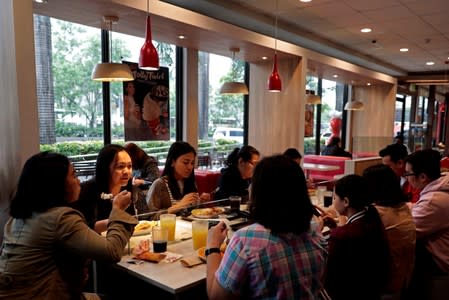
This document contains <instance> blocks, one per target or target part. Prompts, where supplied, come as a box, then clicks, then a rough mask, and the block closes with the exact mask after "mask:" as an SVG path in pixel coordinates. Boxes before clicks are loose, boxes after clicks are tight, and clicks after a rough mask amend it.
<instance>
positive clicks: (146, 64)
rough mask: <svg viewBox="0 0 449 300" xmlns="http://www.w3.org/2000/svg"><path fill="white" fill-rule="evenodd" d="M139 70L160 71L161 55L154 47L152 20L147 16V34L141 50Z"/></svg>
mask: <svg viewBox="0 0 449 300" xmlns="http://www.w3.org/2000/svg"><path fill="white" fill-rule="evenodd" d="M139 68H141V69H144V70H150V71H155V70H158V69H159V55H158V54H157V50H156V48H155V47H154V45H153V40H152V38H151V20H150V15H148V16H147V31H146V34H145V42H144V44H143V46H142V48H141V49H140V56H139Z"/></svg>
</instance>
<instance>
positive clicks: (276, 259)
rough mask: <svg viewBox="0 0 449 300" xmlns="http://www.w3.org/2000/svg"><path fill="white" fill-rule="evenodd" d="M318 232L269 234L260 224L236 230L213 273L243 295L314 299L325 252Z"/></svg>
mask: <svg viewBox="0 0 449 300" xmlns="http://www.w3.org/2000/svg"><path fill="white" fill-rule="evenodd" d="M325 245H326V244H325V241H324V239H323V237H322V235H321V233H317V232H316V231H315V230H312V229H311V230H310V231H309V232H306V233H303V234H301V235H295V234H292V233H288V234H280V235H276V234H272V233H271V231H270V230H268V229H266V228H265V227H263V226H262V225H260V224H257V223H256V224H252V225H250V226H248V227H245V228H242V229H240V230H238V231H237V232H235V234H234V235H233V237H232V239H231V241H230V244H229V246H228V247H227V249H226V252H225V255H224V257H223V260H222V262H221V264H220V267H219V268H218V270H217V272H216V273H215V277H216V279H217V281H218V282H219V284H220V285H221V286H222V287H223V288H225V289H227V290H229V291H232V292H233V293H235V294H239V295H240V296H241V297H242V298H245V299H247V298H252V299H317V298H318V293H319V291H320V290H321V288H322V284H321V278H322V275H323V272H324V268H325V263H326V257H327V252H326V250H325Z"/></svg>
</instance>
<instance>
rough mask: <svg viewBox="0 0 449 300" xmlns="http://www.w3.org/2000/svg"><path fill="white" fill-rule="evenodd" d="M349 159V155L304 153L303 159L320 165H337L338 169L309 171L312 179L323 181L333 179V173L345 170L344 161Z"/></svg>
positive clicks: (340, 172)
mask: <svg viewBox="0 0 449 300" xmlns="http://www.w3.org/2000/svg"><path fill="white" fill-rule="evenodd" d="M347 160H350V158H349V157H341V156H326V155H315V154H306V155H304V158H303V161H304V162H305V163H311V164H320V165H330V166H338V167H339V169H338V170H332V171H313V170H311V171H310V172H309V174H310V176H311V177H312V179H313V181H325V180H333V179H334V176H335V175H340V174H343V173H344V172H345V161H347Z"/></svg>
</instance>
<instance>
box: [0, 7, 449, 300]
mask: <svg viewBox="0 0 449 300" xmlns="http://www.w3.org/2000/svg"><path fill="white" fill-rule="evenodd" d="M448 13H449V6H448V5H447V3H446V1H445V0H429V1H419V0H408V1H400V0H394V1H368V0H342V1H332V0H313V1H311V2H305V1H304V2H303V1H299V0H278V1H275V0H257V1H255V0H252V1H244V0H232V1H231V0H216V1H205V0H195V1H179V0H166V1H158V0H149V1H147V0H43V1H33V0H25V1H17V0H6V1H3V2H2V9H1V10H0V20H1V22H0V23H1V24H2V25H1V26H0V38H1V41H2V46H1V47H0V62H1V66H2V68H1V69H2V71H1V75H0V91H1V94H2V97H1V99H0V103H1V106H2V109H0V134H1V136H3V138H4V141H3V142H2V143H1V145H0V159H1V160H2V164H1V165H0V185H1V187H2V188H1V189H0V208H2V213H0V223H1V224H3V223H4V222H5V221H6V218H7V214H6V213H4V212H5V209H6V208H7V206H8V198H9V196H10V195H11V194H12V193H13V190H14V187H15V184H16V180H17V176H18V174H19V172H20V169H21V166H22V165H23V163H24V162H25V160H26V159H27V158H28V157H29V156H30V155H32V154H34V153H36V152H38V151H39V146H40V140H39V119H38V96H37V93H36V90H37V86H38V84H39V80H40V78H39V77H37V76H36V61H35V45H34V44H35V38H34V32H33V15H34V14H37V15H43V16H49V17H52V18H56V19H60V20H64V21H67V22H73V23H77V24H82V25H86V26H90V27H94V28H98V29H102V30H103V32H107V30H109V29H110V28H107V26H106V25H107V24H105V23H104V22H103V17H104V16H118V17H119V19H120V21H119V22H117V24H114V27H113V31H114V32H117V33H122V34H127V35H132V36H136V37H141V38H143V37H145V29H146V27H145V20H146V17H147V15H150V16H151V33H152V38H153V40H156V41H160V42H164V43H169V44H172V45H175V46H176V47H177V48H176V49H177V50H176V51H177V55H178V56H177V57H179V58H180V60H179V61H177V63H180V65H181V66H182V68H179V71H178V73H177V74H178V76H179V86H178V87H177V91H178V92H177V97H179V98H178V99H179V107H180V108H182V109H180V110H179V111H178V114H179V115H177V116H176V118H177V123H178V125H177V128H176V139H179V140H184V141H187V142H189V143H190V144H192V145H193V146H194V147H196V146H198V136H199V133H198V118H199V113H198V107H199V101H198V93H199V84H198V80H199V75H198V52H199V51H207V52H209V53H214V54H217V55H222V56H227V57H232V56H233V55H234V56H235V55H236V53H235V52H234V53H233V51H232V49H235V48H238V49H239V51H238V53H237V56H238V58H239V59H240V60H242V61H244V62H245V63H246V67H245V73H246V74H245V78H244V81H245V84H246V85H247V86H248V90H249V92H248V94H247V95H244V96H243V99H244V107H245V115H244V144H250V145H252V146H254V147H256V148H257V149H258V150H259V151H260V152H261V153H262V154H263V155H270V154H274V153H281V152H283V150H285V149H287V148H289V147H295V148H297V149H299V150H300V152H303V151H304V136H305V129H304V128H305V125H306V120H305V112H306V108H305V103H306V98H307V97H308V95H307V93H308V91H306V90H307V87H306V83H307V82H306V77H307V76H314V77H316V78H319V79H322V80H333V81H336V82H338V84H340V85H341V87H342V88H341V94H340V97H341V98H342V101H343V105H349V104H351V102H355V101H358V102H361V105H362V106H363V109H359V110H344V111H343V123H342V127H343V128H344V134H343V135H342V142H343V145H344V146H345V148H346V149H348V150H349V151H351V152H352V153H355V154H357V153H358V154H359V156H357V155H355V156H354V158H360V159H361V162H360V164H358V163H357V161H356V162H353V161H352V160H351V162H350V163H349V164H348V163H346V164H345V163H344V162H343V163H342V162H333V163H331V165H334V166H335V165H338V166H339V167H340V168H341V169H342V170H343V169H345V168H348V169H351V170H352V172H355V173H357V172H360V171H358V169H357V168H363V167H365V163H366V160H363V159H366V156H374V157H375V159H374V161H376V162H378V161H379V158H378V157H377V153H378V151H379V149H381V148H382V147H384V146H385V145H387V144H389V143H391V142H392V141H393V136H394V135H395V130H396V128H395V121H397V119H398V118H397V114H398V110H399V111H400V112H401V113H400V115H401V117H400V120H401V122H400V123H399V130H398V131H397V132H396V133H400V134H403V135H407V137H406V138H409V139H408V140H409V141H408V146H409V148H410V149H419V148H418V147H417V146H416V145H414V141H413V139H412V130H411V127H410V130H405V128H404V124H405V123H408V124H418V123H420V124H421V126H422V120H423V119H425V120H427V124H426V126H427V130H426V132H425V133H424V134H425V137H426V138H425V140H424V142H423V144H420V145H419V147H422V148H432V147H433V148H436V149H439V150H440V151H441V153H442V154H443V155H446V154H447V153H448V152H449V142H446V141H449V130H447V129H448V124H449V123H448V120H449V116H448V113H447V109H446V108H447V106H448V105H449V77H448V76H449V74H448V73H449V72H448V71H449V19H448V18H447V14H448ZM364 28H370V29H371V32H367V33H363V32H361V29H364ZM181 35H182V36H184V38H180V36H181ZM104 43H106V42H105V41H104ZM103 47H106V49H108V48H107V47H109V46H108V45H106V46H105V45H104V44H103ZM230 49H231V50H230ZM405 49H407V50H405ZM103 52H104V51H103ZM106 52H107V51H106ZM105 59H106V60H107V58H106V57H105V56H104V55H103V61H104V60H105ZM273 65H275V66H276V67H277V71H278V73H279V75H280V77H281V81H282V88H281V91H280V92H272V91H270V90H269V88H268V86H267V79H268V78H269V76H270V74H272V72H273ZM85 80H86V81H87V80H91V79H90V78H86V79H85ZM105 87H108V83H103V88H105ZM315 94H317V95H318V96H321V91H320V88H318V90H317V91H315ZM106 99H108V98H106ZM406 99H407V100H406ZM105 101H107V100H105ZM406 101H409V105H410V106H411V109H410V111H411V112H410V113H409V114H407V119H406V117H405V103H406ZM424 102H425V104H426V105H425V106H424V105H421V104H420V103H424ZM320 107H321V106H320V105H318V106H317V108H316V109H317V110H318V111H319V110H320V109H321V108H320ZM424 107H426V109H425V108H424ZM105 118H106V117H105ZM418 119H420V120H418ZM418 125H419V124H418ZM418 125H417V126H418ZM318 126H319V124H318ZM410 126H411V125H410ZM418 127H419V126H418ZM106 135H107V134H106V133H105V136H106ZM318 138H319V137H318ZM110 139H111V136H110V134H109V135H107V136H106V137H105V140H104V141H105V142H106V143H108V142H110ZM438 146H439V147H438ZM315 154H319V150H317V153H315ZM368 154H369V155H368ZM305 162H306V163H322V161H320V160H316V161H315V160H313V159H311V160H310V161H305ZM330 170H331V171H332V170H334V171H335V168H334V169H332V168H330ZM314 171H315V172H316V173H315V174H316V175H323V174H324V175H325V174H326V171H324V172H320V170H314ZM337 173H338V172H337ZM337 173H335V174H334V173H332V176H334V175H336V174H337ZM325 179H326V177H324V178H323V180H325ZM206 189H210V188H209V187H207V188H206ZM0 235H1V236H0V239H2V233H0ZM180 251H181V250H180ZM204 269H205V268H203V269H196V271H195V272H196V273H195V278H201V277H202V275H201V274H200V273H202V272H204ZM167 272H176V270H174V269H168V271H167ZM198 274H199V275H198ZM138 276H140V275H138ZM185 276H187V277H188V276H189V275H188V274H186V273H185V272H184V271H183V273H180V274H179V276H178V277H176V278H181V277H183V278H185ZM177 280H178V281H179V280H181V279H177ZM185 284H186V285H188V283H185ZM173 291H177V289H176V288H174V289H173V290H171V291H170V292H169V293H175V292H173Z"/></svg>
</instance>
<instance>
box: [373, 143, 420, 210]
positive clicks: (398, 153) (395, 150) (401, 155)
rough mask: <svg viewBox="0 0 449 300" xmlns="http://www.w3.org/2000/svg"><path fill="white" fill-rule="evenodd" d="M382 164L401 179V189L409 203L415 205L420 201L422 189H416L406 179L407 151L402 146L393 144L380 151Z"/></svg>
mask: <svg viewBox="0 0 449 300" xmlns="http://www.w3.org/2000/svg"><path fill="white" fill-rule="evenodd" d="M379 156H380V157H382V163H383V164H384V165H387V166H389V167H390V168H392V169H393V171H394V172H395V173H396V175H398V177H399V178H400V179H401V188H402V191H403V192H404V195H405V197H406V198H407V200H408V201H410V202H412V203H415V202H416V201H418V199H419V193H420V192H421V189H418V188H414V187H412V186H411V185H410V183H409V182H408V181H407V179H406V178H405V176H404V174H405V158H406V157H407V149H406V148H405V147H404V146H403V145H400V144H391V145H388V146H387V147H385V148H384V149H382V150H380V151H379Z"/></svg>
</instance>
